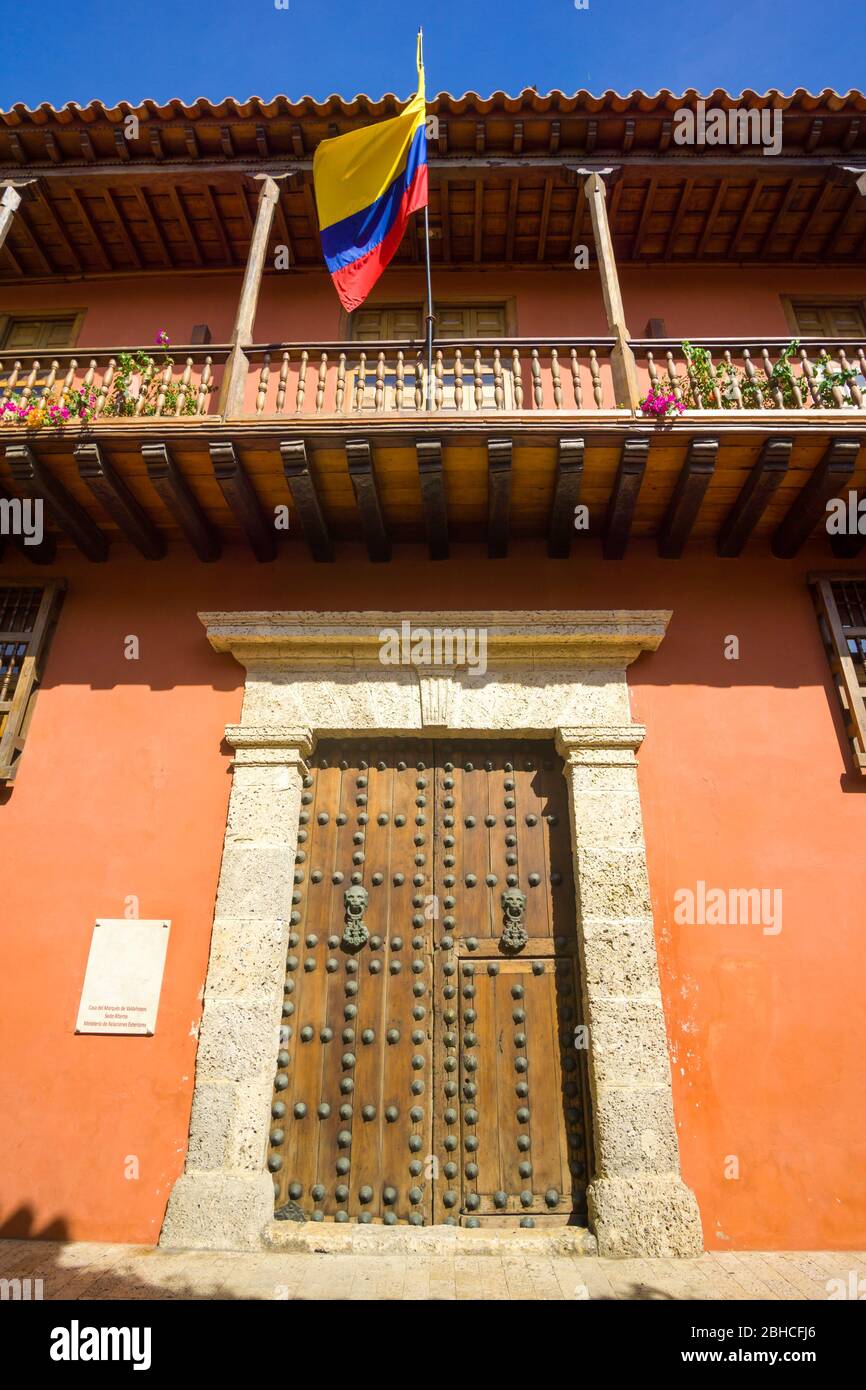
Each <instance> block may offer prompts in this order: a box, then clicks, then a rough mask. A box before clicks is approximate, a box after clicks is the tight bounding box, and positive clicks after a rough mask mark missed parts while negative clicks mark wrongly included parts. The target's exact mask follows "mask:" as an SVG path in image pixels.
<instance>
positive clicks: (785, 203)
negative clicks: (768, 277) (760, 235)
mask: <svg viewBox="0 0 866 1390" xmlns="http://www.w3.org/2000/svg"><path fill="white" fill-rule="evenodd" d="M798 191H799V181H798V179H797V177H796V175H795V176H794V177H793V178H792V179H791V180H790V181H789V183H788V187H787V188H786V190H785V194H784V196H783V198H782V201H781V202H780V204H779V206H778V207H777V208H776V212H775V214H774V216H773V220H772V222H771V223H770V225H769V227H768V228H767V231H766V233H765V234H764V240H763V241H762V242H761V247H760V250H759V252H758V255H759V256H760V257H762V258H763V257H764V256H766V254H767V251H768V249H769V247H770V246H771V245H772V243H773V241H774V239H775V236H776V233H777V232H778V230H779V228H780V227H781V225H782V222H783V221H784V219H785V218H786V217H787V215H788V210H789V208H790V207H791V204H792V203H793V201H794V199H795V198H796V196H797V193H798Z"/></svg>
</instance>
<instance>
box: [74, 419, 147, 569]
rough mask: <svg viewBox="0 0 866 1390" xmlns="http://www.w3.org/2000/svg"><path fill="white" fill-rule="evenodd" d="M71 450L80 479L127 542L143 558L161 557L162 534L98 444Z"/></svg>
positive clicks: (80, 445)
mask: <svg viewBox="0 0 866 1390" xmlns="http://www.w3.org/2000/svg"><path fill="white" fill-rule="evenodd" d="M74 453H75V462H76V464H77V465H78V476H79V477H80V478H81V481H82V482H83V483H86V485H87V486H88V487H89V488H90V491H91V492H92V493H93V495H94V497H95V498H96V500H97V502H99V503H100V505H101V506H103V507H104V508H105V510H106V511H107V512H108V515H109V516H110V517H111V518H112V520H113V521H115V522H116V523H117V525H118V526H119V527H120V530H121V532H122V534H123V535H124V537H125V538H126V540H128V541H129V543H130V545H134V546H135V548H136V550H138V551H140V553H141V554H142V555H143V556H144V558H145V560H161V559H162V558H163V556H164V555H165V553H166V549H167V547H166V543H165V539H164V537H163V536H162V535H161V534H160V532H159V531H158V530H157V528H156V527H155V526H154V524H153V522H152V521H151V519H150V517H149V516H148V515H147V513H146V512H145V510H144V508H143V507H142V506H141V505H140V503H139V502H137V501H136V499H135V498H134V497H133V495H132V493H131V492H130V490H129V488H128V487H127V485H126V483H125V482H124V480H123V478H121V476H120V474H119V473H118V472H117V470H116V469H115V468H114V466H113V465H112V464H111V463H110V462H109V460H108V459H107V458H106V457H105V454H104V453H103V452H102V449H101V448H100V446H99V445H98V444H79V445H78V446H77V448H76V449H75V451H74Z"/></svg>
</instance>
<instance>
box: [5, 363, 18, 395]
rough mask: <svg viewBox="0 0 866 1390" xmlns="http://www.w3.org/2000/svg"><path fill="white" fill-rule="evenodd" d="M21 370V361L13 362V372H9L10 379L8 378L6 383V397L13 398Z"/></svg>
mask: <svg viewBox="0 0 866 1390" xmlns="http://www.w3.org/2000/svg"><path fill="white" fill-rule="evenodd" d="M20 371H21V363H20V362H13V364H12V370H11V372H10V373H9V380H8V381H7V383H6V396H5V397H4V399H8V400H11V399H12V392H13V391H14V390H15V387H16V386H17V385H18V373H19V372H20Z"/></svg>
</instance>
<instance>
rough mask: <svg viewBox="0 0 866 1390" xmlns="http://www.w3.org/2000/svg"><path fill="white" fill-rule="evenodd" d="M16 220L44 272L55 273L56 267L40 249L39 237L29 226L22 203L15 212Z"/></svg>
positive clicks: (47, 273)
mask: <svg viewBox="0 0 866 1390" xmlns="http://www.w3.org/2000/svg"><path fill="white" fill-rule="evenodd" d="M16 221H17V223H18V226H19V227H20V228H21V230H22V231H23V232H24V235H25V236H26V237H27V240H28V241H29V242H30V245H31V247H32V248H33V250H34V252H35V253H36V258H37V260H38V261H39V264H40V265H41V267H42V270H43V272H44V274H46V275H55V274H56V273H57V271H56V268H55V267H54V266H53V265H52V264H51V261H50V260H49V259H48V256H47V255H46V254H45V252H44V251H43V250H42V247H41V246H40V244H39V239H38V238H37V236H36V234H35V233H34V231H33V228H32V227H31V226H30V219H29V218H28V216H27V214H26V212H25V211H24V204H23V203H22V204H21V206H20V207H19V208H18V211H17V213H16Z"/></svg>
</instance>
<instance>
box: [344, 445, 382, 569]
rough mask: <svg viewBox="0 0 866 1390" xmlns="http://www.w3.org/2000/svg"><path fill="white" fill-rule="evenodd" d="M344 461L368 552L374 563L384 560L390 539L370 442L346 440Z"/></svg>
mask: <svg viewBox="0 0 866 1390" xmlns="http://www.w3.org/2000/svg"><path fill="white" fill-rule="evenodd" d="M346 462H347V464H348V467H349V477H350V479H351V482H352V488H353V491H354V493H355V502H356V504H357V507H358V515H359V517H360V519H361V530H362V531H363V533H364V539H365V540H366V542H367V553H368V555H369V556H370V559H371V560H372V561H374V563H383V562H384V561H386V560H390V558H391V542H390V540H389V538H388V529H387V527H386V525H385V517H384V514H383V512H382V503H381V501H380V500H379V489H378V487H377V485H376V474H375V473H374V471H373V457H372V453H371V451H370V444H369V441H368V440H366V439H347V440H346Z"/></svg>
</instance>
